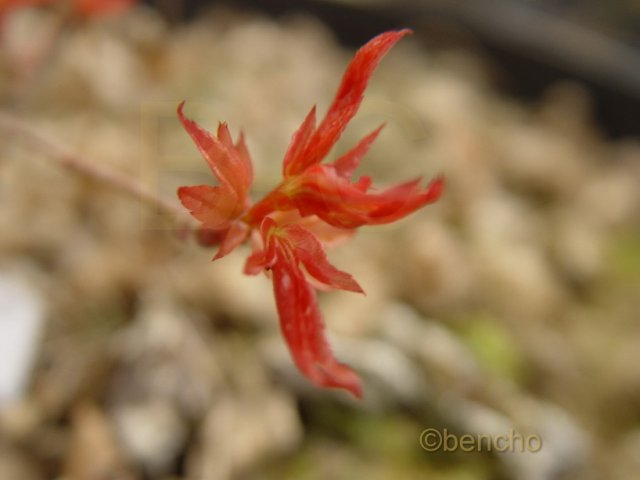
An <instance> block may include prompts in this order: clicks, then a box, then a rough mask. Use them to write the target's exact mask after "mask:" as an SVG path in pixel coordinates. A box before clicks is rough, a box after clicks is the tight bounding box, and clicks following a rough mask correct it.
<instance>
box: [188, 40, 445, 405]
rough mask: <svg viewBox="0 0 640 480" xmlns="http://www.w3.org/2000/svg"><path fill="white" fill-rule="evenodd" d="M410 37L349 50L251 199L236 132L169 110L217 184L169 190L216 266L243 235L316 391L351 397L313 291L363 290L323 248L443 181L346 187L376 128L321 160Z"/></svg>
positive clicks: (434, 191) (350, 383)
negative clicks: (333, 88)
mask: <svg viewBox="0 0 640 480" xmlns="http://www.w3.org/2000/svg"><path fill="white" fill-rule="evenodd" d="M410 33H411V31H410V30H407V29H404V30H399V31H389V32H385V33H382V34H380V35H378V36H377V37H375V38H373V39H372V40H370V41H369V42H368V43H367V44H365V45H364V46H363V47H362V48H360V50H358V52H356V55H355V57H354V58H353V60H352V61H351V63H350V64H349V66H348V67H347V70H346V72H345V73H344V76H343V77H342V82H341V83H340V86H339V88H338V91H337V93H336V96H335V98H334V100H333V102H332V103H331V105H330V107H329V110H328V112H327V114H326V115H325V117H324V119H323V120H322V121H321V122H320V123H319V124H318V125H317V126H316V108H315V106H314V107H313V108H312V109H311V111H310V112H309V114H308V115H307V117H306V118H305V119H304V121H303V122H302V125H301V126H300V127H299V128H298V130H297V131H296V132H295V133H294V134H293V137H292V139H291V143H290V145H289V148H288V149H287V152H286V154H285V157H284V162H283V180H282V182H281V183H280V184H279V185H278V186H276V187H275V188H274V189H273V190H272V191H271V192H270V193H268V194H267V195H265V196H264V198H262V199H261V200H260V201H258V202H256V203H252V201H251V199H250V197H249V188H250V186H251V183H252V181H253V170H252V165H251V159H250V156H249V152H248V150H247V147H246V144H245V141H244V136H243V134H242V133H240V135H239V138H238V140H237V141H236V142H235V143H234V142H233V140H232V138H231V135H230V133H229V129H228V127H227V125H226V124H225V123H221V124H220V125H219V127H218V130H217V132H216V135H215V136H214V135H212V134H210V133H209V132H207V131H206V130H204V129H203V128H201V127H200V126H199V125H198V124H197V123H196V122H194V121H193V120H190V119H188V118H187V117H185V115H184V113H183V108H184V102H182V103H181V104H180V106H179V107H178V117H179V118H180V121H181V122H182V124H183V126H184V128H185V130H186V131H187V132H188V133H189V135H190V136H191V138H192V139H193V141H194V142H195V144H196V146H197V147H198V149H199V150H200V153H201V154H202V155H203V156H204V158H205V160H206V161H207V164H208V165H209V168H210V169H211V171H212V172H213V174H214V176H215V177H216V178H217V180H218V185H216V186H210V185H197V186H190V187H180V188H179V189H178V197H179V198H180V201H181V202H182V204H183V205H184V206H185V207H186V208H187V209H188V210H189V211H190V212H191V214H192V215H193V216H194V217H195V218H196V219H197V220H199V221H200V222H201V224H202V227H201V232H200V235H199V238H200V240H203V241H204V243H205V244H207V245H214V244H219V248H218V251H217V253H216V255H215V257H214V260H216V259H218V258H221V257H223V256H225V255H227V254H228V253H230V252H231V251H232V250H234V249H235V248H236V247H237V246H238V245H240V244H242V243H243V242H245V241H246V240H247V239H249V238H251V239H252V244H253V253H252V254H251V255H250V256H249V258H248V259H247V261H246V264H245V269H244V271H245V273H246V274H249V275H255V274H258V273H260V272H263V271H269V272H270V276H271V279H272V281H273V289H274V295H275V300H276V307H277V310H278V315H279V318H280V326H281V330H282V333H283V336H284V338H285V340H286V342H287V345H288V347H289V350H290V352H291V355H292V357H293V360H294V362H295V364H296V366H297V367H298V369H299V370H300V372H301V373H302V374H303V375H304V376H305V377H307V378H308V379H309V380H310V381H311V382H312V383H314V384H315V385H318V386H321V387H336V388H342V389H345V390H347V391H349V392H351V393H352V394H353V395H354V396H356V397H357V398H361V396H362V386H361V383H360V378H359V377H358V375H357V374H356V372H354V371H353V370H352V369H351V368H350V367H349V366H347V365H345V364H343V363H340V362H339V361H338V360H336V358H335V357H334V355H333V353H332V351H331V348H330V347H329V344H328V343H327V340H326V338H325V335H324V322H323V319H322V314H321V313H320V310H319V309H318V305H317V301H316V290H319V289H320V290H332V289H341V290H348V291H352V292H359V293H364V292H363V290H362V288H361V287H360V285H359V284H358V283H357V282H356V281H355V280H354V279H353V277H352V276H351V275H349V274H348V273H345V272H343V271H341V270H338V269H337V268H335V267H334V266H333V265H331V264H330V263H329V261H328V259H327V256H326V254H325V246H329V245H330V244H331V243H333V242H334V241H335V240H337V239H339V238H345V237H349V236H351V235H353V233H354V232H355V230H356V229H357V228H358V227H361V226H364V225H380V224H385V223H391V222H394V221H396V220H399V219H401V218H403V217H405V216H407V215H408V214H410V213H412V212H414V211H416V210H418V209H420V208H422V207H423V206H425V205H427V204H429V203H432V202H435V201H436V200H437V199H438V198H439V197H440V195H441V193H442V189H443V185H444V180H443V179H442V178H441V177H437V178H435V179H434V180H432V181H431V182H430V183H429V184H428V185H427V186H426V187H425V188H422V187H421V186H420V179H414V180H410V181H408V182H405V183H402V184H400V185H396V186H393V187H390V188H387V189H385V190H382V191H375V190H373V189H372V187H371V183H372V181H371V178H370V177H367V176H364V177H360V178H359V179H358V180H356V181H352V180H351V177H352V175H353V173H354V171H355V170H356V168H357V167H358V164H359V163H360V161H361V160H362V158H363V157H364V155H365V154H366V153H367V151H368V150H369V147H370V146H371V144H372V143H373V141H374V140H375V139H376V137H377V136H378V134H379V133H380V131H381V129H382V126H380V127H378V128H377V129H375V130H374V131H373V132H371V133H370V134H369V135H367V136H366V137H364V138H363V139H362V140H361V141H360V142H359V143H358V144H357V145H355V146H354V147H353V148H352V149H351V150H349V151H347V152H346V153H345V154H343V155H342V156H340V157H339V158H338V159H337V160H335V161H334V162H332V163H329V164H323V163H322V161H323V160H324V158H325V157H326V155H327V154H328V153H329V151H330V150H331V149H332V147H333V146H334V145H335V143H336V142H337V141H338V139H339V138H340V135H341V134H342V132H343V131H344V129H345V127H346V126H347V124H348V122H349V121H350V120H351V118H353V116H354V115H355V114H356V112H357V110H358V108H359V106H360V103H361V102H362V99H363V96H364V91H365V89H366V86H367V83H368V81H369V78H370V77H371V75H372V74H373V71H374V70H375V68H376V67H377V65H378V63H379V62H380V60H381V59H382V57H383V56H384V55H385V54H386V53H387V52H388V51H389V50H390V49H391V47H393V45H394V44H395V43H396V42H398V40H400V39H401V38H402V37H404V36H405V35H408V34H410Z"/></svg>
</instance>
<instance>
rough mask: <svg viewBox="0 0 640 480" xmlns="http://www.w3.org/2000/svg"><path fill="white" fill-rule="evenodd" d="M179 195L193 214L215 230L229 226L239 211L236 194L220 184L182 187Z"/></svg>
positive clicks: (183, 203) (205, 225)
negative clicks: (216, 185) (215, 185)
mask: <svg viewBox="0 0 640 480" xmlns="http://www.w3.org/2000/svg"><path fill="white" fill-rule="evenodd" d="M178 197H179V198H180V201H181V202H182V205H184V206H185V208H186V209H187V210H189V211H190V212H191V215H193V216H194V217H195V218H197V219H198V220H200V221H201V222H202V224H203V226H204V227H206V228H210V229H214V230H218V229H224V228H227V227H228V226H229V221H230V220H232V219H234V218H235V217H236V216H237V213H238V199H237V197H236V195H235V194H234V193H233V192H231V191H229V190H227V189H224V188H222V187H219V186H218V187H212V186H210V185H195V186H191V187H180V188H179V189H178Z"/></svg>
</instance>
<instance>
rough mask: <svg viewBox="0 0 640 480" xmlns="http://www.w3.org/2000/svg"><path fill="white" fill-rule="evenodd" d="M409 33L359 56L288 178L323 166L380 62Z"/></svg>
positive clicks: (291, 163) (378, 42) (381, 38)
mask: <svg viewBox="0 0 640 480" xmlns="http://www.w3.org/2000/svg"><path fill="white" fill-rule="evenodd" d="M409 33H411V31H410V30H407V29H404V30H399V31H392V32H385V33H382V34H380V35H378V36H377V37H375V38H373V39H372V40H370V41H369V42H368V43H366V44H365V45H364V46H363V47H362V48H360V50H358V51H357V52H356V54H355V56H354V58H353V60H352V61H351V63H350V64H349V66H348V67H347V70H346V71H345V73H344V76H343V77H342V82H341V83H340V86H339V87H338V91H337V93H336V96H335V98H334V100H333V102H332V103H331V106H330V107H329V111H328V112H327V115H326V116H325V118H324V120H322V122H321V123H320V125H318V128H317V129H316V130H315V132H314V133H313V136H312V137H311V138H310V139H309V141H308V142H307V144H306V146H305V147H304V149H302V150H301V151H300V152H299V153H297V154H296V155H292V158H290V159H288V165H287V169H286V173H287V174H288V175H289V176H290V175H295V174H299V173H301V172H303V171H304V170H305V169H306V168H307V167H309V166H311V165H314V164H316V163H319V162H321V161H322V159H323V158H324V157H325V156H326V155H327V153H329V150H331V147H333V145H334V144H335V143H336V142H337V141H338V139H339V138H340V135H341V134H342V132H343V130H344V129H345V127H346V126H347V123H349V121H350V120H351V119H352V118H353V116H354V115H355V114H356V112H357V111H358V108H359V107H360V103H361V102H362V98H363V96H364V91H365V89H366V88H367V83H368V82H369V78H370V77H371V75H372V74H373V71H374V70H375V68H376V67H377V66H378V63H379V62H380V60H381V59H382V57H384V55H385V54H386V53H387V52H388V51H389V49H391V47H393V45H394V44H395V43H396V42H397V41H398V40H400V39H401V38H402V37H404V36H405V35H408V34H409Z"/></svg>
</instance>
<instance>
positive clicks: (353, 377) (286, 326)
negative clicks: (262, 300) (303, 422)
mask: <svg viewBox="0 0 640 480" xmlns="http://www.w3.org/2000/svg"><path fill="white" fill-rule="evenodd" d="M272 271H273V288H274V293H275V297H276V306H277V308H278V315H279V317H280V327H281V330H282V334H283V335H284V337H285V340H286V341H287V345H288V346H289V351H290V352H291V355H292V357H293V360H294V362H295V363H296V365H297V367H298V369H299V370H300V372H301V373H302V374H303V375H304V376H306V377H307V378H308V379H309V380H310V381H311V382H312V383H314V384H316V385H318V386H320V387H336V388H343V389H345V390H348V391H349V392H351V393H352V394H353V395H354V396H355V397H356V398H361V397H362V387H361V385H360V379H359V378H358V375H357V374H356V373H355V372H354V371H353V370H352V369H351V368H349V367H348V366H347V365H344V364H342V363H339V362H338V361H337V360H336V359H335V357H334V356H333V353H332V352H331V348H330V347H329V345H328V343H327V340H326V338H325V335H324V324H323V321H322V315H321V313H320V310H319V309H318V305H317V302H316V296H315V292H314V291H313V288H311V286H310V285H309V283H308V282H307V281H306V279H305V278H304V274H303V273H302V271H301V270H300V269H299V268H298V266H297V261H296V260H295V255H294V254H293V252H291V251H290V250H289V249H288V248H287V247H286V246H285V245H284V244H282V243H279V248H278V254H277V261H276V263H275V265H274V266H273V269H272Z"/></svg>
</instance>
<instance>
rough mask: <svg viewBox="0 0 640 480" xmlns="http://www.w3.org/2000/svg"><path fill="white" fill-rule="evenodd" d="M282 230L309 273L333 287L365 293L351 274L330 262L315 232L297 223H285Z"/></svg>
mask: <svg viewBox="0 0 640 480" xmlns="http://www.w3.org/2000/svg"><path fill="white" fill-rule="evenodd" d="M282 230H283V231H284V232H285V238H286V240H287V241H289V242H290V243H291V244H292V246H293V252H294V254H295V256H296V257H297V258H298V259H299V260H300V261H301V262H302V264H303V265H304V267H305V269H306V270H307V272H309V275H311V276H312V277H314V278H315V279H316V280H318V281H319V282H321V283H323V284H325V285H327V286H329V287H332V288H338V289H341V290H348V291H351V292H358V293H364V291H363V290H362V287H361V286H360V285H358V282H356V281H355V279H354V278H353V277H352V276H351V275H349V274H348V273H346V272H343V271H342V270H338V269H337V268H336V267H334V266H333V265H331V264H330V263H329V259H328V258H327V255H326V253H325V251H324V247H323V246H322V244H321V243H320V241H319V240H318V239H317V238H316V236H315V235H314V234H313V233H311V232H310V231H309V230H307V229H305V228H303V227H301V226H300V225H295V224H291V225H285V226H283V227H282Z"/></svg>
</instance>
